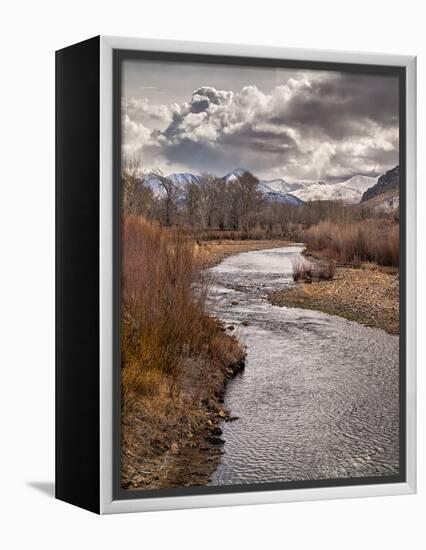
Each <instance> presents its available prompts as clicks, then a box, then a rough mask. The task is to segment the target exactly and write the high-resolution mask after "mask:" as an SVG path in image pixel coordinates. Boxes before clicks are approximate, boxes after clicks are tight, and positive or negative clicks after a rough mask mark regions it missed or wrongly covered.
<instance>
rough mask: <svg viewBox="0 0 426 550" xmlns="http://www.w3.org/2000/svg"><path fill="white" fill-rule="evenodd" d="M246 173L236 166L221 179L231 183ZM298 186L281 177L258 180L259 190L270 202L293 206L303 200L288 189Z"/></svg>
mask: <svg viewBox="0 0 426 550" xmlns="http://www.w3.org/2000/svg"><path fill="white" fill-rule="evenodd" d="M247 173H248V171H247V170H245V169H244V168H236V169H235V170H232V172H229V173H228V174H226V176H223V179H224V180H225V181H226V182H228V183H232V182H234V181H237V180H238V178H241V177H243V176H244V174H247ZM299 187H300V185H299V184H297V183H288V182H286V181H285V180H283V179H275V180H259V191H260V192H261V193H262V194H263V196H264V197H265V198H266V199H267V200H269V201H271V202H280V203H283V204H291V205H293V206H300V205H301V204H303V202H304V201H303V200H301V199H300V198H298V197H296V196H295V195H294V194H291V193H290V191H293V190H294V189H299Z"/></svg>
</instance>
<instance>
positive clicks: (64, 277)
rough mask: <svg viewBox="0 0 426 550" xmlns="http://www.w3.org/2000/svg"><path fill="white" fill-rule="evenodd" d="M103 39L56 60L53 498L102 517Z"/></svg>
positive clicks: (65, 51) (64, 51) (65, 52)
mask: <svg viewBox="0 0 426 550" xmlns="http://www.w3.org/2000/svg"><path fill="white" fill-rule="evenodd" d="M99 86H100V37H95V38H91V39H89V40H86V41H84V42H81V43H79V44H75V45H73V46H70V47H68V48H64V49H62V50H59V51H57V52H56V372H55V374H56V384H55V386H56V400H55V420H56V457H55V458H56V465H55V470H56V471H55V478H56V489H55V496H56V498H58V499H60V500H64V501H66V502H69V503H71V504H75V505H76V506H80V507H82V508H85V509H87V510H90V511H92V512H97V513H99V511H100V461H99V458H100V453H99V444H100V437H99V111H100V101H99V97H100V95H99Z"/></svg>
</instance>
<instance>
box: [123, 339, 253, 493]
mask: <svg viewBox="0 0 426 550" xmlns="http://www.w3.org/2000/svg"><path fill="white" fill-rule="evenodd" d="M218 345H221V346H222V347H223V348H224V353H223V360H222V361H220V362H219V361H218V360H217V359H215V360H213V359H211V360H209V359H208V358H206V359H205V360H204V361H200V362H194V361H193V360H192V359H191V360H188V361H187V362H186V364H185V365H184V366H183V369H182V374H181V377H180V380H179V382H178V384H177V386H174V387H171V386H170V385H166V384H165V383H164V384H162V385H161V387H162V388H163V390H162V392H161V393H157V395H152V396H144V397H139V398H137V399H135V400H133V401H132V403H131V405H128V406H126V407H125V408H123V411H122V469H121V471H122V487H123V488H125V489H161V488H167V487H185V486H196V485H206V484H208V482H209V481H210V479H211V477H212V475H213V473H214V471H215V470H216V468H217V466H218V464H219V461H220V458H221V455H222V453H223V450H222V446H223V443H224V441H223V439H222V438H221V435H222V429H221V428H220V425H222V424H223V422H224V421H225V422H232V421H233V420H234V419H235V418H233V417H232V416H230V412H229V411H228V410H227V409H226V407H225V406H224V393H225V388H226V385H227V382H228V381H229V380H231V379H232V378H233V377H234V376H235V375H236V374H237V373H239V372H241V371H242V370H243V369H244V364H245V353H244V350H243V349H242V347H241V346H240V345H239V344H238V343H237V342H236V341H235V340H234V339H233V338H232V337H230V336H228V335H225V334H223V338H221V342H218Z"/></svg>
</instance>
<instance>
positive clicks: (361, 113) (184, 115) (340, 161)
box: [123, 72, 399, 180]
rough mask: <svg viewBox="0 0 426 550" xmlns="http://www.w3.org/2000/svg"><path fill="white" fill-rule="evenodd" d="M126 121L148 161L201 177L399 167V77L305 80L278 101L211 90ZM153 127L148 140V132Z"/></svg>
mask: <svg viewBox="0 0 426 550" xmlns="http://www.w3.org/2000/svg"><path fill="white" fill-rule="evenodd" d="M126 117H128V118H127V119H126ZM123 120H124V123H125V124H124V128H125V136H126V137H125V139H124V142H125V147H127V149H129V148H133V150H135V151H136V150H139V151H140V154H141V155H142V157H143V158H144V159H146V161H147V162H148V163H149V162H152V160H153V159H154V157H155V159H156V161H157V162H160V164H161V162H163V163H164V164H165V165H170V166H185V167H188V169H191V170H193V171H211V172H214V173H218V174H222V173H224V172H226V171H229V170H231V169H232V168H235V167H237V166H242V167H244V168H247V169H249V170H252V171H253V172H254V173H255V174H259V175H261V176H262V177H265V176H266V177H267V176H269V175H270V176H272V177H275V176H278V175H280V176H284V177H288V178H289V179H318V178H321V179H329V180H335V179H340V178H341V179H343V178H346V177H349V176H351V175H353V174H357V173H366V174H378V173H381V172H383V171H385V170H386V169H387V168H389V167H391V166H392V165H395V164H397V162H398V141H399V131H398V83H397V80H396V79H393V78H391V77H382V76H380V77H379V76H369V75H356V74H343V73H337V72H309V73H302V72H298V73H297V75H295V77H294V78H290V79H288V80H287V82H286V83H285V84H283V85H279V86H277V87H275V88H274V89H273V90H272V91H271V92H270V93H264V92H263V91H261V90H260V89H259V88H258V87H257V86H254V85H249V86H244V87H243V88H241V89H240V90H239V91H237V92H233V91H230V90H228V91H226V90H217V89H215V88H214V87H211V86H202V87H200V88H197V89H196V90H195V91H194V92H193V93H192V97H191V98H190V99H189V101H187V102H184V103H181V104H172V105H151V104H150V103H149V102H147V101H146V100H138V99H130V100H127V101H126V102H123ZM153 121H155V122H156V127H155V129H153V130H151V132H150V133H149V135H148V134H147V132H146V130H147V128H146V126H144V124H145V125H147V126H149V125H150V124H151V125H152V123H153ZM132 124H136V126H132ZM126 132H127V133H126ZM131 144H133V145H131Z"/></svg>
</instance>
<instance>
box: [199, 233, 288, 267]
mask: <svg viewBox="0 0 426 550" xmlns="http://www.w3.org/2000/svg"><path fill="white" fill-rule="evenodd" d="M291 244H293V243H292V242H290V241H286V240H225V239H223V240H213V241H197V242H196V243H195V245H194V251H195V252H194V254H195V259H196V261H197V262H198V264H199V265H200V266H201V268H202V269H209V268H210V267H214V266H215V265H217V264H220V262H222V261H223V260H224V259H225V258H227V257H228V256H233V255H234V254H241V253H242V252H250V251H255V250H266V249H269V248H280V247H282V246H288V245H291Z"/></svg>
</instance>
